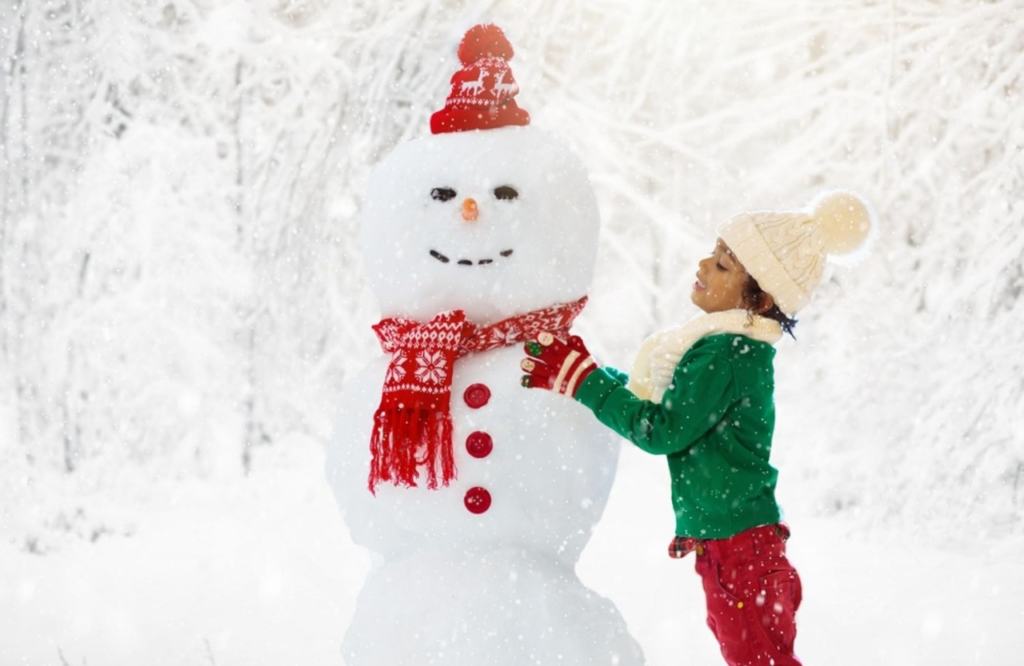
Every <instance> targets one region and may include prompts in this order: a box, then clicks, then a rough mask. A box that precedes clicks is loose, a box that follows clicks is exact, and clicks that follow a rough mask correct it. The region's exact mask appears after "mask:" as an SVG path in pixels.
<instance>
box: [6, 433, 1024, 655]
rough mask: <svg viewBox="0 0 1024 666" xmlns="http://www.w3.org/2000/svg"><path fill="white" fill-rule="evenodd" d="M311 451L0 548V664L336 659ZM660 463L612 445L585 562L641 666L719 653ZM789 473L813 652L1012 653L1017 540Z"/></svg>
mask: <svg viewBox="0 0 1024 666" xmlns="http://www.w3.org/2000/svg"><path fill="white" fill-rule="evenodd" d="M322 464H323V455H322V452H321V451H320V450H319V447H318V446H317V445H315V444H312V443H309V444H304V445H294V446H291V447H287V448H281V449H277V450H273V451H272V452H271V453H269V454H265V455H264V457H262V458H259V459H257V465H256V469H255V472H254V474H253V476H252V477H251V478H249V479H248V480H245V481H242V480H238V481H228V482H223V483H185V484H175V485H173V486H167V487H154V488H151V489H150V491H149V492H148V493H147V496H148V499H145V500H141V501H138V500H136V501H138V502H139V503H137V504H133V505H124V506H121V507H120V509H121V510H122V511H123V513H124V515H126V516H128V517H129V518H127V519H126V520H127V524H130V531H131V532H132V534H131V536H112V535H107V536H103V537H100V538H99V539H98V540H97V541H96V542H95V543H90V542H88V541H86V540H74V541H69V542H66V543H63V544H62V545H61V547H59V548H56V549H55V550H53V551H51V552H49V553H47V554H45V555H36V554H28V553H26V552H24V550H16V549H14V548H12V547H11V544H9V543H6V542H5V543H3V544H0V666H15V665H32V666H35V665H43V664H55V665H62V666H63V665H64V664H69V665H71V666H80V665H81V666H86V665H88V666H106V665H111V666H128V665H136V664H146V665H147V666H198V665H214V664H215V665H216V666H235V665H237V666H261V665H268V666H269V665H280V664H303V665H304V666H327V665H340V664H342V660H341V658H340V656H339V650H338V645H339V643H340V640H341V636H342V634H343V633H344V630H345V626H346V623H347V619H348V618H349V617H350V615H351V613H352V610H353V608H354V605H355V603H356V595H357V593H358V590H359V587H360V585H361V583H362V580H363V576H364V575H365V573H366V570H367V569H368V567H369V559H368V557H367V556H366V554H365V553H364V552H362V551H361V550H360V549H358V548H355V547H354V546H353V545H352V544H351V542H350V541H349V539H348V535H347V532H346V530H345V527H344V525H343V524H342V521H341V519H340V517H339V515H338V514H337V511H336V509H335V506H334V503H333V499H332V498H331V496H330V493H329V490H328V488H327V484H326V483H325V482H324V480H323V476H322V471H321V468H322ZM661 465H662V461H661V460H659V459H655V458H651V457H647V456H645V455H644V454H641V453H638V452H635V451H633V450H626V451H625V452H624V454H623V456H622V459H621V463H620V470H619V476H618V478H617V481H616V484H615V487H614V490H613V493H612V496H611V500H610V503H609V506H608V509H607V511H606V514H605V518H604V520H603V521H602V522H601V523H600V525H599V526H598V529H597V531H596V533H595V535H594V538H593V540H592V542H591V544H590V546H589V547H588V549H587V550H586V552H585V553H584V556H583V559H582V560H581V562H580V565H579V572H580V575H581V577H582V578H583V580H584V582H586V583H587V584H588V585H590V586H591V587H593V588H594V589H596V590H598V591H599V592H601V593H602V594H604V595H605V596H608V597H610V598H612V599H613V600H614V601H615V602H616V603H617V604H618V606H619V608H620V609H621V611H622V613H623V615H624V616H625V617H626V620H627V622H628V623H629V625H630V630H631V631H632V632H633V634H634V635H635V636H636V637H637V639H638V640H639V641H640V643H641V645H642V646H643V648H644V650H645V652H646V655H647V659H648V663H649V664H650V666H673V665H677V664H681V663H686V664H718V663H721V661H720V659H719V657H718V655H717V650H716V647H715V645H714V643H713V641H712V639H711V637H710V633H709V632H708V631H707V629H706V628H705V626H704V624H703V615H702V604H703V597H702V595H701V591H700V587H699V584H698V580H697V578H696V576H695V574H694V573H693V571H692V566H693V562H692V560H689V559H688V560H684V561H682V562H679V561H674V560H670V559H669V558H668V557H666V556H665V554H664V550H665V548H664V547H665V545H666V543H667V537H668V536H669V530H670V527H671V525H670V522H668V521H669V516H667V515H666V502H665V501H664V493H665V492H666V487H665V478H664V477H665V476H666V475H665V474H664V472H663V470H662V467H661ZM786 481H787V477H786V474H785V469H783V471H782V477H781V484H782V487H783V488H785V492H784V497H783V499H784V500H787V509H788V520H789V522H790V524H791V526H792V527H793V529H794V532H795V535H794V538H793V540H792V541H791V542H790V544H791V546H790V553H791V557H792V559H793V561H794V563H795V564H796V565H797V566H798V568H799V569H800V571H801V574H802V576H803V579H804V587H805V600H804V606H803V608H802V611H801V614H800V636H799V638H798V643H797V645H798V650H799V654H800V655H801V656H802V658H803V660H804V662H805V663H806V664H808V665H812V664H828V665H831V666H845V665H847V664H849V665H853V664H857V665H861V664H873V665H880V666H884V665H889V664H891V665H893V666H897V665H898V666H916V665H920V666H967V665H970V664H984V665H986V666H1011V665H1017V664H1020V663H1022V657H1021V654H1022V648H1024V635H1022V634H1024V632H1022V629H1024V606H1022V605H1021V603H1020V600H1021V599H1022V598H1024V567H1022V565H1021V562H1022V561H1024V560H1022V558H1021V555H1022V554H1024V537H1020V536H1017V537H1013V538H1004V539H1003V540H1001V541H1000V542H998V543H985V542H982V541H979V540H976V539H974V538H972V535H971V534H967V533H961V534H949V535H947V543H946V545H943V546H936V545H925V544H924V543H917V542H913V541H908V540H906V539H905V538H902V536H901V534H900V532H901V531H903V530H901V529H898V528H899V525H898V523H895V524H893V525H892V526H890V527H887V528H884V530H879V529H877V528H876V529H869V528H868V527H866V526H865V525H866V522H865V521H864V520H862V519H858V518H854V517H850V515H848V514H843V513H841V514H837V515H836V516H834V517H831V518H822V517H814V516H812V515H811V513H812V512H811V511H810V510H809V508H807V507H802V506H801V503H800V501H799V497H800V489H799V488H790V487H786ZM787 495H788V496H789V497H787ZM906 531H910V530H906ZM929 543H934V540H930V541H929Z"/></svg>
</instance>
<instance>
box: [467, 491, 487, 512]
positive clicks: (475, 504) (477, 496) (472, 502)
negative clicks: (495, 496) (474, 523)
mask: <svg viewBox="0 0 1024 666" xmlns="http://www.w3.org/2000/svg"><path fill="white" fill-rule="evenodd" d="M463 501H464V502H465V503H466V508H467V509H469V512H470V513H477V514H479V513H483V512H484V511H487V509H490V508H491V494H490V493H489V492H487V489H486V488H481V487H480V486H474V487H472V488H470V489H469V490H467V491H466V498H465V499H464V500H463Z"/></svg>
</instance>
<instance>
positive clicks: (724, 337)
mask: <svg viewBox="0 0 1024 666" xmlns="http://www.w3.org/2000/svg"><path fill="white" fill-rule="evenodd" d="M774 357H775V349H774V347H772V346H771V345H770V344H767V343H764V342H758V341H756V340H752V339H750V338H747V337H745V336H743V335H736V334H732V333H723V334H718V335H712V336H708V337H704V338H701V339H700V340H698V341H697V342H696V343H694V345H693V346H692V347H690V349H689V350H688V351H687V352H686V354H685V355H684V356H683V358H682V360H680V362H679V365H678V366H676V369H675V373H674V374H673V382H672V385H670V386H669V388H668V390H666V391H665V394H664V396H663V397H662V401H661V403H660V404H658V403H654V402H650V401H648V400H641V399H640V398H638V397H636V396H635V395H634V394H633V393H631V392H630V391H628V390H627V389H626V388H625V384H626V380H627V377H626V376H624V375H623V373H621V372H619V371H617V370H615V369H613V368H598V369H597V370H595V371H594V372H592V373H590V375H589V376H588V377H587V378H586V380H584V382H583V383H582V384H581V385H580V387H579V390H578V391H577V392H576V396H575V397H576V400H578V401H579V402H581V403H583V404H584V405H586V406H587V407H589V408H590V409H591V411H593V412H594V414H595V415H596V416H597V418H598V419H599V420H600V421H601V422H602V423H604V424H605V425H606V426H608V427H609V428H611V429H612V430H614V431H615V432H617V433H619V434H620V435H622V436H623V437H625V438H626V439H628V440H629V441H631V442H632V443H633V444H635V445H636V446H638V447H639V448H641V449H643V450H644V451H647V452H648V453H652V454H655V455H663V456H666V457H667V458H668V469H669V473H670V474H671V476H672V504H673V506H674V508H675V514H676V534H678V535H681V536H689V537H697V538H699V539H722V538H726V537H730V536H732V535H734V534H737V533H738V532H742V531H743V530H745V529H749V528H751V527H756V526H758V525H766V524H770V523H776V522H778V521H779V517H780V516H779V507H778V504H776V502H775V482H776V479H777V477H778V472H777V471H776V469H775V468H774V467H772V466H771V465H770V464H769V463H768V456H769V453H770V452H771V447H772V431H773V430H774V427H775V403H774V400H773V397H772V392H773V390H774V378H773V371H772V359H773V358H774Z"/></svg>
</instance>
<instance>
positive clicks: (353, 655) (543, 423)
mask: <svg viewBox="0 0 1024 666" xmlns="http://www.w3.org/2000/svg"><path fill="white" fill-rule="evenodd" d="M458 55H459V60H460V62H461V63H462V68H461V69H460V70H459V71H457V72H456V73H455V74H454V75H453V77H452V88H451V93H450V95H449V97H448V99H447V101H446V104H445V107H444V108H443V109H442V110H440V111H438V112H437V113H435V114H434V115H433V116H432V118H431V131H432V134H431V135H430V136H427V137H424V138H421V139H418V140H414V141H411V142H409V143H407V144H405V145H402V146H400V147H399V148H397V149H396V150H395V151H394V152H393V153H392V154H390V155H389V156H388V157H387V158H386V159H385V160H384V161H383V162H382V163H381V164H380V165H379V166H378V167H377V168H376V169H375V171H374V172H373V174H372V175H371V178H370V182H369V186H368V192H367V195H366V199H365V206H364V210H363V215H362V218H361V223H362V229H361V231H362V243H363V254H364V257H365V260H366V265H367V269H368V277H369V283H370V286H371V288H372V290H373V291H374V294H375V295H376V297H377V299H378V301H379V303H380V308H381V313H382V316H383V319H382V321H381V322H380V323H378V324H377V325H376V326H374V330H375V332H376V333H377V336H378V338H379V339H380V343H381V347H382V349H383V351H384V354H383V356H382V357H381V358H379V359H377V360H376V361H374V362H372V363H370V365H369V366H368V367H367V368H366V369H365V370H363V371H362V372H361V373H360V374H359V375H358V376H357V377H356V378H355V379H354V380H353V381H351V382H349V383H348V384H347V385H346V386H345V388H344V391H343V396H342V402H341V414H340V417H339V419H338V427H337V430H336V435H335V438H334V441H333V443H332V445H331V447H330V449H329V453H328V461H327V475H328V479H329V482H330V484H331V486H332V489H333V491H334V494H335V497H336V498H337V500H338V503H339V505H340V507H341V510H342V512H343V514H344V518H345V521H346V524H347V526H348V528H349V531H350V533H351V536H352V539H353V541H354V542H355V543H356V544H358V545H360V546H363V547H365V548H366V549H368V550H369V551H370V552H371V554H372V557H373V566H372V567H371V570H370V572H369V573H368V575H367V578H366V581H365V583H364V586H363V588H362V590H361V592H360V595H359V598H358V600H357V604H356V609H355V613H354V617H353V619H352V622H351V624H350V626H349V628H348V631H347V633H346V635H345V639H344V642H343V646H342V650H343V653H344V657H345V662H346V664H347V665H348V666H420V665H426V664H445V665H446V666H524V665H526V664H541V665H545V664H552V665H555V664H558V665H561V666H583V665H586V666H598V665H600V664H609V665H611V664H617V665H619V666H635V665H638V664H642V663H643V656H642V653H641V651H640V648H639V646H638V645H637V644H636V642H635V640H634V639H633V638H632V637H631V636H630V634H629V633H628V631H627V629H626V625H625V622H624V621H623V619H622V617H621V615H620V614H619V611H618V610H617V608H616V607H615V605H614V604H613V603H611V602H610V601H609V600H607V599H605V598H603V597H601V596H600V595H598V594H597V593H596V592H594V591H593V590H591V589H589V588H587V587H586V586H585V585H583V583H582V582H581V581H580V580H579V578H578V577H577V575H576V573H575V565H576V562H577V560H578V559H579V556H580V553H581V551H582V550H583V547H584V546H585V545H586V543H587V541H588V539H589V537H590V533H591V531H592V529H593V528H594V526H595V524H596V523H597V521H598V520H599V519H600V517H601V513H602V511H603V510H604V506H605V503H606V501H607V498H608V493H609V490H610V487H611V483H612V479H613V477H614V474H615V466H616V461H617V455H618V444H617V442H616V441H615V439H614V438H613V437H612V436H610V435H609V434H608V433H609V431H607V430H606V429H605V428H603V427H602V426H601V425H600V424H599V423H598V422H597V421H596V420H595V419H594V418H593V417H592V416H591V414H590V413H589V412H588V411H587V410H586V409H585V408H583V407H582V406H581V405H579V404H576V403H574V402H572V401H567V400H565V399H564V398H562V396H560V395H557V394H554V393H550V392H548V391H528V390H525V389H523V388H522V387H521V386H520V384H519V377H520V375H521V374H522V372H521V370H520V369H519V362H520V360H521V358H522V356H523V352H522V348H523V343H524V342H525V341H527V340H530V339H534V338H536V337H537V335H538V334H539V333H541V332H543V331H552V332H555V333H556V334H562V335H564V334H566V333H567V332H568V331H569V328H570V326H571V324H572V322H573V319H574V318H575V317H576V315H578V314H579V312H580V310H581V309H582V308H583V306H584V305H585V303H586V293H587V289H588V287H589V285H590V281H591V277H592V273H593V268H594V262H595V257H596V253H597V235H598V224H599V220H598V212H597V206H596V202H595V198H594V194H593V190H592V189H591V186H590V183H589V180H588V177H587V174H586V172H585V170H584V168H583V166H582V164H581V163H580V161H579V160H578V158H577V157H575V155H573V154H572V153H571V152H570V151H569V150H568V149H567V147H566V146H565V145H563V144H562V143H561V142H560V141H559V140H558V139H557V138H556V137H554V136H552V135H550V134H546V133H544V132H542V131H540V130H538V129H536V128H533V127H530V125H529V114H528V113H527V112H526V111H525V110H523V109H521V108H520V107H519V106H518V105H517V104H516V101H515V96H516V94H517V93H518V86H517V84H516V81H515V79H514V78H513V76H512V71H511V69H510V68H509V65H508V61H509V59H511V58H512V55H513V50H512V46H511V45H510V44H509V42H508V40H507V39H506V38H505V36H504V34H503V33H502V32H501V30H500V29H498V28H497V27H496V26H493V25H478V26H475V27H474V28H472V29H470V30H469V31H468V32H467V33H466V35H465V37H464V38H463V40H462V42H461V44H460V46H459V51H458Z"/></svg>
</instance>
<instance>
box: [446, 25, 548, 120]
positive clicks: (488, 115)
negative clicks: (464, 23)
mask: <svg viewBox="0 0 1024 666" xmlns="http://www.w3.org/2000/svg"><path fill="white" fill-rule="evenodd" d="M458 54H459V61H460V62H461V63H462V69H460V70H459V71H457V72H455V74H453V75H452V90H451V92H450V93H448V99H447V100H446V101H445V103H444V108H443V109H441V110H440V111H438V112H436V113H435V114H434V115H432V116H431V117H430V131H431V133H432V134H444V133H446V132H465V131H468V130H475V129H492V128H495V127H505V126H507V125H529V124H530V114H529V113H527V112H526V110H524V109H520V108H519V106H518V105H517V104H516V101H515V99H514V98H515V96H516V94H517V93H518V92H519V85H518V84H517V83H516V80H515V77H513V76H512V70H511V69H509V66H508V61H509V60H511V59H512V56H513V55H514V54H515V51H514V50H513V49H512V44H511V43H509V41H508V38H507V37H505V33H504V32H502V31H501V28H499V27H498V26H496V25H494V24H493V23H488V24H481V25H475V26H473V27H472V28H470V29H469V30H468V31H467V32H466V35H465V37H463V38H462V42H460V43H459V51H458Z"/></svg>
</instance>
